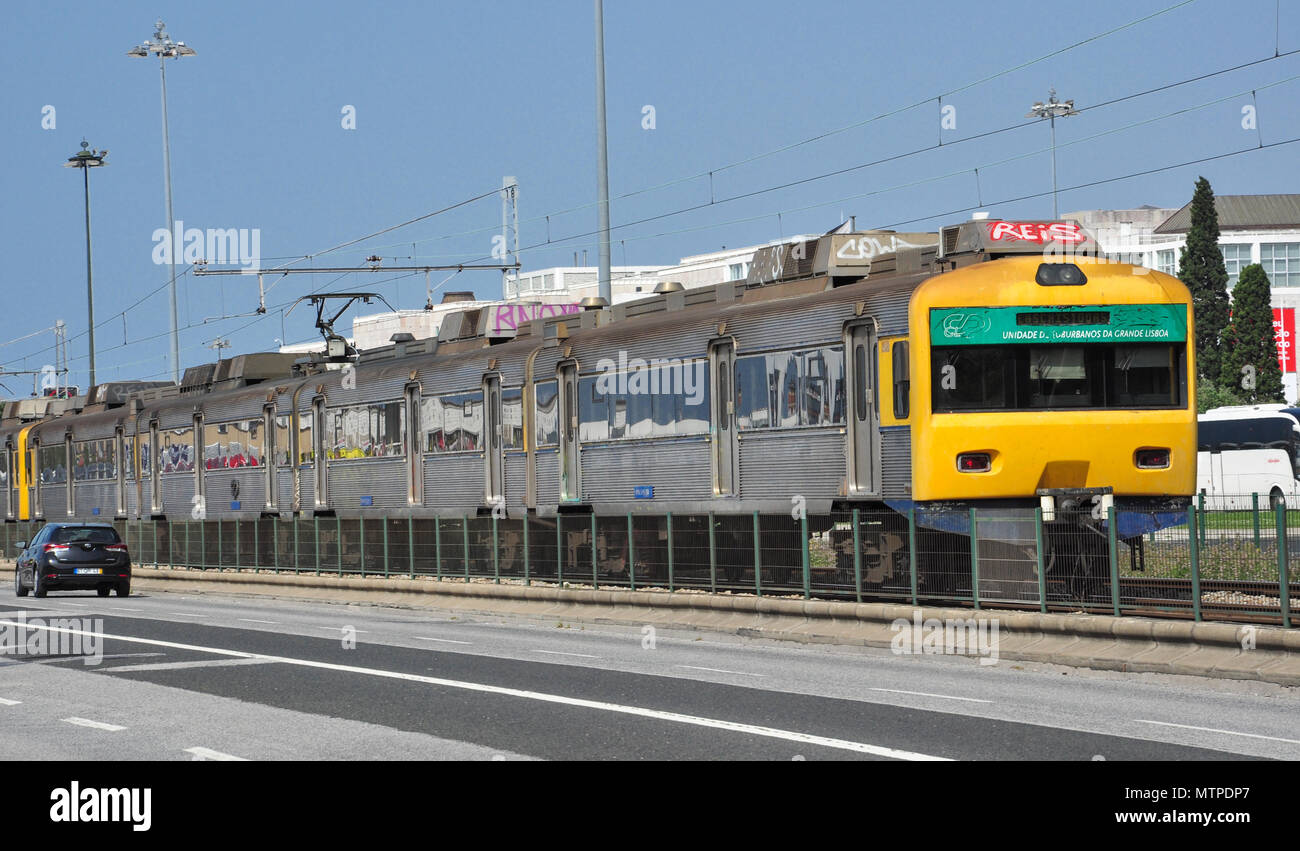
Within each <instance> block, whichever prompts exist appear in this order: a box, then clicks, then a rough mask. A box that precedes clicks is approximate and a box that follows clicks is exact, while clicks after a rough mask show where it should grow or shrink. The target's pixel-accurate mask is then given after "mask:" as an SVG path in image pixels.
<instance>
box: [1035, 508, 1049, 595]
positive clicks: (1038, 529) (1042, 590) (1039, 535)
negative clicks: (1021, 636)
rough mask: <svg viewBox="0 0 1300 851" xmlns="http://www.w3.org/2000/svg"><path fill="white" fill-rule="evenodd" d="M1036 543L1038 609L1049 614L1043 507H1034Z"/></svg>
mask: <svg viewBox="0 0 1300 851" xmlns="http://www.w3.org/2000/svg"><path fill="white" fill-rule="evenodd" d="M1034 543H1035V545H1036V546H1037V550H1038V611H1040V612H1042V613H1043V614H1047V574H1046V573H1044V562H1045V559H1044V558H1043V507H1042V506H1041V505H1040V506H1038V507H1036V508H1035V509H1034Z"/></svg>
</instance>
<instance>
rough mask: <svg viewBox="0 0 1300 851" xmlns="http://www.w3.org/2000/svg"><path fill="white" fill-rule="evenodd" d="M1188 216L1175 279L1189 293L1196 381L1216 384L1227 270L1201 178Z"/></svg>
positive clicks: (1210, 195) (1230, 382)
mask: <svg viewBox="0 0 1300 851" xmlns="http://www.w3.org/2000/svg"><path fill="white" fill-rule="evenodd" d="M1191 213H1192V227H1191V230H1189V231H1188V232H1187V244H1186V245H1185V246H1183V250H1182V252H1181V253H1180V254H1179V257H1178V277H1179V278H1180V279H1181V280H1182V282H1183V283H1184V284H1186V285H1187V288H1188V289H1189V290H1191V293H1192V313H1193V320H1194V321H1195V323H1196V372H1197V378H1198V379H1200V381H1210V382H1218V381H1219V373H1220V371H1221V369H1222V358H1221V349H1220V345H1221V343H1222V337H1223V332H1224V329H1225V328H1226V327H1227V325H1228V270H1227V267H1225V266H1224V265H1223V252H1222V251H1220V250H1219V214H1218V211H1217V210H1215V208H1214V190H1213V189H1211V188H1210V181H1208V180H1206V179H1205V178H1204V177H1201V178H1198V179H1197V181H1196V192H1195V194H1193V195H1192V210H1191ZM1270 326H1271V322H1270ZM1198 383H1199V382H1198ZM1224 383H1225V384H1226V385H1227V386H1229V387H1232V386H1235V385H1236V383H1237V379H1236V377H1235V376H1225V381H1224Z"/></svg>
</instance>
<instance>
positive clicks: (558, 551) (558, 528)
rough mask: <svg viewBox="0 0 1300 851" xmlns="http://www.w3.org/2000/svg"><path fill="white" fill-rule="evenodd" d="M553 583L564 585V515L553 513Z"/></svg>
mask: <svg viewBox="0 0 1300 851" xmlns="http://www.w3.org/2000/svg"><path fill="white" fill-rule="evenodd" d="M555 584H556V585H559V586H560V587H561V588H563V587H564V515H563V514H556V515H555Z"/></svg>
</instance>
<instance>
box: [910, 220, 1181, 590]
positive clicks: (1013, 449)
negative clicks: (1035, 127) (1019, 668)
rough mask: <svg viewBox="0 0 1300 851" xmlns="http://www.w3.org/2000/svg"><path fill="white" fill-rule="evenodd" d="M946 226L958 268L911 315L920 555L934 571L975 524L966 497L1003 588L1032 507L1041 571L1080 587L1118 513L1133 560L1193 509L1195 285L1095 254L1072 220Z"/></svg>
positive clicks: (1101, 555)
mask: <svg viewBox="0 0 1300 851" xmlns="http://www.w3.org/2000/svg"><path fill="white" fill-rule="evenodd" d="M944 238H945V240H946V241H948V242H949V243H951V245H950V250H949V251H947V252H945V253H946V254H947V255H949V256H952V257H960V258H962V262H961V263H958V262H953V264H952V265H953V267H955V268H952V269H951V270H950V271H946V272H944V273H943V274H940V275H937V276H935V277H933V278H931V279H929V280H927V281H925V282H924V283H923V284H921V285H920V286H919V287H918V288H917V289H916V291H915V292H914V294H913V296H912V299H911V302H910V309H909V336H910V338H911V340H912V342H913V351H914V352H915V356H914V357H915V360H914V363H913V369H912V381H913V385H912V388H911V389H912V398H913V400H914V402H913V404H914V406H915V408H914V410H915V412H916V414H917V416H915V417H914V419H913V423H912V428H911V432H912V500H913V501H912V505H913V507H914V508H915V510H916V512H917V522H918V525H919V526H920V527H922V528H923V529H925V530H927V533H926V534H928V540H923V541H922V543H921V545H920V547H919V548H918V549H919V552H920V554H921V556H922V562H923V564H924V562H926V561H927V560H928V561H931V562H932V563H933V564H934V565H935V567H934V569H933V570H931V571H927V573H928V574H929V575H931V576H934V575H935V573H936V571H938V572H940V573H941V572H942V569H941V568H939V567H937V565H938V564H939V563H940V562H941V561H942V560H943V559H942V556H943V552H942V551H943V550H945V549H947V550H948V551H949V552H951V547H952V542H951V541H948V542H947V543H945V541H944V536H945V535H960V536H963V537H964V536H967V535H970V533H971V531H972V530H971V522H970V518H971V517H972V514H971V511H970V509H972V508H973V509H976V511H975V513H974V515H973V516H974V517H975V523H976V530H975V535H974V540H975V543H976V546H978V547H980V551H979V554H978V555H979V559H980V562H981V567H982V568H985V569H984V570H982V577H985V578H987V579H988V580H989V581H994V582H995V581H996V577H997V576H999V575H1002V576H1004V577H1005V578H1006V579H1007V581H1008V583H1010V584H1009V585H1008V586H1007V588H1006V589H1005V590H1006V591H1007V592H1010V591H1011V589H1012V586H1014V585H1015V584H1017V571H1016V568H1015V567H1014V563H1015V562H1016V561H1017V560H1020V561H1023V560H1024V559H1025V558H1026V555H1025V554H1028V553H1036V549H1037V546H1038V544H1037V542H1036V541H1035V537H1036V532H1035V530H1034V529H1033V526H1032V524H1026V523H1025V522H1023V519H1024V518H1026V517H1029V516H1032V511H1033V509H1035V508H1040V509H1041V510H1042V518H1043V521H1044V523H1043V527H1042V529H1043V533H1044V541H1043V542H1042V549H1043V553H1044V563H1045V568H1046V570H1045V572H1046V574H1047V576H1048V578H1049V579H1050V580H1052V581H1053V582H1054V583H1055V585H1056V590H1057V591H1058V592H1060V593H1064V594H1065V595H1066V596H1068V597H1070V598H1074V599H1081V598H1084V599H1086V598H1087V597H1089V596H1090V595H1094V594H1097V593H1100V592H1102V591H1103V590H1104V589H1103V587H1102V586H1103V585H1104V584H1105V582H1106V579H1107V574H1108V572H1109V571H1108V568H1109V558H1110V535H1109V533H1110V530H1109V522H1110V521H1109V518H1110V517H1112V516H1114V517H1115V526H1116V538H1117V539H1118V541H1119V542H1121V546H1120V547H1118V548H1117V555H1118V556H1120V557H1121V558H1123V557H1125V556H1127V557H1128V558H1131V559H1133V560H1134V562H1135V566H1139V565H1138V561H1139V558H1140V555H1141V549H1140V547H1141V541H1142V535H1143V534H1144V533H1146V532H1150V531H1154V530H1155V529H1158V528H1161V527H1164V526H1171V525H1175V524H1178V523H1180V522H1183V521H1185V518H1186V508H1187V506H1188V504H1189V503H1190V499H1191V496H1192V494H1193V493H1194V490H1195V482H1196V405H1195V401H1194V398H1193V396H1194V376H1195V363H1194V349H1195V345H1194V343H1193V342H1192V341H1194V339H1195V338H1194V336H1193V334H1192V310H1191V298H1190V295H1189V293H1188V290H1187V288H1186V287H1185V286H1184V285H1183V284H1182V282H1180V281H1179V280H1178V279H1176V278H1174V277H1171V276H1169V275H1166V274H1162V273H1160V272H1156V271H1153V270H1150V269H1146V268H1143V267H1141V266H1135V265H1130V264H1128V263H1119V262H1110V261H1108V260H1107V259H1105V258H1099V257H1098V256H1097V254H1096V251H1095V247H1094V246H1095V243H1093V242H1092V240H1091V238H1090V237H1089V236H1088V235H1087V234H1086V233H1085V232H1083V231H1082V230H1080V229H1079V228H1078V227H1077V226H1075V225H1071V224H1069V223H1035V222H1030V223H1011V222H970V223H967V224H965V225H962V226H960V229H956V228H955V229H953V231H952V233H947V232H946V233H945V234H944ZM1112 509H1113V511H1112ZM1017 518H1020V520H1019V521H1018V520H1017ZM965 545H966V546H969V545H970V542H969V540H968V541H967V542H965ZM1120 550H1122V552H1121V551H1120ZM927 557H928V558H927ZM949 560H951V559H950V556H949ZM986 562H987V563H988V566H987V567H986V565H985V563H986ZM999 566H1001V567H1002V568H1003V570H1002V572H1001V574H999V572H998V569H999ZM1021 567H1023V564H1022V565H1021ZM1139 569H1140V567H1139ZM1018 578H1019V580H1020V581H1023V580H1024V579H1025V576H1024V571H1023V570H1021V571H1020V574H1019V577H1018ZM984 582H985V579H984V578H982V580H981V589H982V590H983V587H984Z"/></svg>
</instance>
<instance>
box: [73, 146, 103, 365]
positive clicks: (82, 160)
mask: <svg viewBox="0 0 1300 851" xmlns="http://www.w3.org/2000/svg"><path fill="white" fill-rule="evenodd" d="M106 156H108V151H107V150H104V151H93V150H91V149H90V145H89V144H88V143H87V142H86V140H85V139H82V140H81V150H80V151H78V152H77V153H75V154H73V155H72V156H70V157H68V161H67V162H66V163H64V164H63V167H64V168H79V169H81V177H82V184H83V185H84V187H85V192H86V319H87V323H86V327H87V328H89V329H90V387H94V386H95V279H94V276H93V275H92V274H91V266H90V170H91V169H92V168H99V167H100V166H102V165H107V163H105V162H104V157H106ZM87 390H89V388H87Z"/></svg>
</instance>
